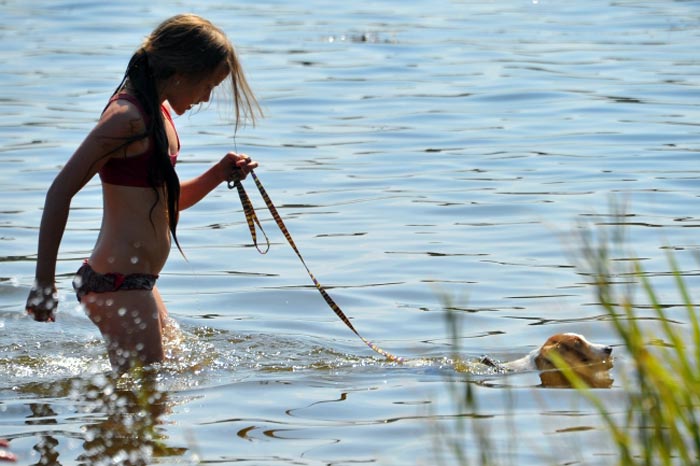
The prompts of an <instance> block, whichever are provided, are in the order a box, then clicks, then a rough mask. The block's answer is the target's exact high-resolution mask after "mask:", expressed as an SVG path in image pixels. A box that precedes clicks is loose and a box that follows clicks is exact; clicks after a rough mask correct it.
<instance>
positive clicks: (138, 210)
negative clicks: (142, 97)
mask: <svg viewBox="0 0 700 466" xmlns="http://www.w3.org/2000/svg"><path fill="white" fill-rule="evenodd" d="M110 105H126V106H131V108H129V111H130V112H131V113H133V115H134V118H133V119H132V120H133V121H132V123H131V125H132V126H133V130H132V131H133V133H134V134H140V133H143V132H144V131H145V129H146V127H147V123H148V120H147V118H148V117H147V116H146V114H145V112H144V111H143V109H142V107H141V105H140V103H139V102H138V101H137V100H136V99H135V98H134V97H133V96H131V95H129V94H119V95H117V96H115V97H114V98H112V99H111V100H110V103H109V105H108V107H107V108H109V106H110ZM162 112H163V115H164V118H163V121H164V124H165V129H166V134H167V136H168V143H169V152H170V157H171V163H173V165H174V164H175V160H176V158H177V154H178V153H179V148H180V147H179V146H180V143H179V139H178V136H177V132H176V131H175V126H174V125H173V122H172V119H171V118H170V114H169V112H168V109H167V107H165V106H163V108H162ZM137 115H138V116H137ZM154 145H155V144H154V141H152V138H150V137H148V138H144V139H140V140H137V141H135V142H133V143H131V144H129V145H128V146H126V147H125V148H124V149H123V151H120V152H119V153H118V154H114V155H112V156H111V157H110V160H108V161H107V163H105V164H104V166H103V167H102V168H101V169H100V172H99V173H100V178H101V179H102V194H103V216H102V226H101V228H100V234H99V236H98V239H97V243H96V245H95V248H94V250H93V252H92V255H91V256H90V264H91V265H92V267H93V268H94V269H95V270H96V271H98V272H101V273H109V272H119V273H124V274H128V273H150V274H158V273H159V272H160V271H161V269H162V268H163V266H164V265H165V261H166V260H167V258H168V254H169V252H170V231H169V227H168V225H169V222H168V209H167V200H166V196H167V194H166V191H165V186H164V185H163V186H161V187H159V188H158V195H156V192H155V191H154V189H153V188H152V187H151V186H150V185H149V184H148V165H149V164H148V160H149V158H150V157H153V156H155V154H154Z"/></svg>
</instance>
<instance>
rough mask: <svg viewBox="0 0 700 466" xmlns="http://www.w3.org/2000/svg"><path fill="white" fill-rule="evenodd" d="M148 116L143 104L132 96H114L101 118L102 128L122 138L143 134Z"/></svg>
mask: <svg viewBox="0 0 700 466" xmlns="http://www.w3.org/2000/svg"><path fill="white" fill-rule="evenodd" d="M146 118H147V117H146V115H145V112H144V111H143V107H142V105H141V103H140V102H139V101H138V100H137V99H136V98H135V97H133V96H131V95H130V94H117V95H115V96H113V97H112V98H111V99H110V101H109V103H108V104H107V106H106V107H105V109H104V110H103V112H102V115H101V117H100V126H103V127H104V128H105V129H108V130H110V131H113V132H115V133H117V134H119V135H121V136H126V137H128V136H134V135H136V134H143V132H144V131H145V130H146Z"/></svg>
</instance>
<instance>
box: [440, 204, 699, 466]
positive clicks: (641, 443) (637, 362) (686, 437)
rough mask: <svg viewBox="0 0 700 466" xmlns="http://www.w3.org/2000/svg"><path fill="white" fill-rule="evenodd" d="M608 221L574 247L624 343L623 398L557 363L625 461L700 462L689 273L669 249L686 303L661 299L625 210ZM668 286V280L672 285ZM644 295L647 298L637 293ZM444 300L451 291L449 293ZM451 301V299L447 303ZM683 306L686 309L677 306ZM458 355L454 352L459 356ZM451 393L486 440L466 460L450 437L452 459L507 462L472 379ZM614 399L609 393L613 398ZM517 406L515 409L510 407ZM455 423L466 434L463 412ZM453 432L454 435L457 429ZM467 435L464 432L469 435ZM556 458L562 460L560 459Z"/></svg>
mask: <svg viewBox="0 0 700 466" xmlns="http://www.w3.org/2000/svg"><path fill="white" fill-rule="evenodd" d="M612 209H613V211H612V217H613V218H614V220H613V221H612V222H611V223H610V224H611V225H613V227H612V228H610V224H609V225H605V226H598V227H595V228H593V227H591V226H589V225H579V227H578V228H577V230H576V236H575V241H574V242H575V244H576V246H577V248H580V249H579V250H578V252H577V253H575V254H574V264H575V266H576V270H577V271H578V273H579V274H580V275H581V276H583V277H585V278H586V280H588V281H589V282H590V284H591V285H592V288H593V290H594V293H595V296H596V301H597V304H598V305H600V306H601V308H602V309H603V310H604V311H605V314H606V316H607V320H608V321H609V322H610V323H611V325H612V326H613V328H614V330H615V332H616V334H617V336H618V337H619V340H620V341H621V342H622V344H623V345H624V348H621V351H620V350H618V351H616V353H617V354H619V353H620V352H622V353H623V354H625V366H626V367H627V366H629V370H628V371H625V373H624V374H623V377H622V380H620V381H619V384H620V386H621V387H620V389H621V391H622V392H623V393H624V396H623V397H622V399H623V405H622V406H619V405H618V406H615V407H614V409H612V410H611V409H610V401H606V399H605V398H604V397H603V396H601V395H604V392H601V391H600V390H594V389H591V388H589V387H588V386H587V385H586V384H585V383H584V382H583V380H581V379H580V378H579V377H578V376H577V375H576V374H575V373H574V372H573V371H572V370H571V369H570V368H569V367H568V366H567V365H566V363H564V362H563V360H562V359H561V358H557V361H555V362H556V364H557V367H558V368H559V369H560V370H561V371H562V372H563V373H564V374H565V376H566V377H567V378H568V380H569V381H570V382H571V385H572V387H573V389H575V390H577V391H578V392H579V393H580V394H581V395H582V396H584V397H585V398H586V399H587V400H588V401H589V402H590V403H591V405H592V406H593V409H594V410H595V411H597V413H598V414H599V415H600V419H602V423H603V427H602V428H604V429H606V430H607V431H608V434H609V435H608V438H609V439H610V440H611V442H612V444H611V445H612V446H611V448H613V449H616V460H614V461H611V463H610V464H617V465H620V466H641V465H645V466H651V465H653V466H666V465H674V466H677V465H680V466H685V465H687V466H690V465H698V464H700V418H699V416H700V320H699V319H698V314H697V308H696V305H695V304H694V303H693V300H692V297H691V293H690V290H689V289H688V286H687V284H686V280H685V279H684V275H683V273H682V271H681V270H680V267H679V266H678V263H677V261H676V257H675V256H674V255H673V254H672V253H670V252H669V253H667V261H668V268H669V272H668V273H667V274H663V275H665V276H668V277H670V278H671V280H672V284H673V286H671V287H670V288H671V291H672V292H675V293H676V294H677V296H678V299H677V302H680V305H676V306H668V305H665V304H663V303H662V300H661V298H660V293H659V292H658V291H657V289H656V288H655V286H654V284H653V283H652V278H654V277H655V276H656V275H652V274H650V273H648V272H646V271H645V270H644V268H643V267H642V264H641V261H639V260H637V259H635V258H634V257H635V256H634V255H633V254H631V253H630V251H628V250H627V249H626V247H627V240H626V238H625V233H626V232H625V230H624V227H622V226H620V225H624V223H625V222H624V214H623V213H622V210H621V209H619V208H617V206H616V205H613V208H612ZM667 288H668V287H666V288H664V291H665V292H668V290H667ZM636 300H641V301H643V304H637V303H636V302H635V301H636ZM443 303H446V299H445V298H444V297H443ZM450 308H452V307H451V306H449V305H447V304H446V307H445V309H448V310H449V309H450ZM679 308H680V310H679ZM454 314H455V313H451V312H447V315H448V322H447V323H448V328H450V333H451V335H450V336H451V337H452V341H455V342H458V341H459V337H460V336H459V334H458V333H459V330H458V329H459V328H460V325H459V319H458V317H456V316H455V315H454ZM456 358H457V356H455V360H457V359H456ZM448 383H450V384H452V387H451V388H450V390H451V392H450V393H451V395H452V396H453V397H454V398H455V400H456V401H457V403H456V407H457V408H458V409H460V410H461V411H460V412H469V413H471V414H470V415H469V416H468V417H469V418H471V419H472V428H473V430H474V432H473V433H474V434H475V436H476V437H477V444H478V445H481V452H480V453H478V454H477V455H476V457H475V456H474V455H471V456H470V458H471V461H468V458H467V455H466V454H465V453H464V450H465V446H464V443H462V444H461V445H460V444H459V442H458V441H457V442H455V441H452V443H450V444H449V445H447V446H448V447H449V449H451V450H452V453H453V456H452V457H453V458H457V459H458V460H459V461H458V462H453V463H452V464H481V465H495V464H501V462H500V461H498V458H497V455H493V454H490V453H489V452H490V451H493V450H492V447H493V443H494V442H493V441H492V440H491V439H489V438H488V435H487V434H488V433H487V432H485V431H484V430H483V429H481V428H479V427H478V425H480V424H481V423H480V422H479V419H478V413H479V403H478V400H477V397H476V393H475V392H474V389H473V387H472V385H473V384H472V383H466V384H463V385H462V387H463V388H462V390H463V391H462V392H457V390H456V388H455V387H456V385H454V382H453V381H448ZM608 400H609V398H608ZM510 414H512V413H510ZM455 430H457V431H459V432H461V433H462V434H463V435H465V436H466V435H467V434H468V430H469V429H467V427H466V424H465V421H464V419H462V418H461V417H460V419H459V422H458V425H457V426H456V429H455ZM452 438H454V436H453V437H452ZM463 438H466V437H463ZM611 453H612V452H611ZM555 461H556V460H555Z"/></svg>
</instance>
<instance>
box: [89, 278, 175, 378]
mask: <svg viewBox="0 0 700 466" xmlns="http://www.w3.org/2000/svg"><path fill="white" fill-rule="evenodd" d="M83 304H84V305H85V308H86V310H87V314H88V317H90V320H92V321H93V322H94V323H95V325H97V327H98V328H99V329H100V332H101V333H102V336H103V337H104V338H105V341H106V343H107V351H108V353H109V360H110V362H111V363H112V368H113V369H114V370H116V371H117V372H119V373H123V372H126V371H127V370H129V369H130V368H131V367H133V366H134V365H144V366H148V365H150V364H153V363H157V362H161V361H163V358H164V354H163V341H162V336H163V322H164V319H166V318H167V317H168V312H167V310H166V309H165V306H164V304H163V300H162V299H161V297H160V294H159V293H158V290H156V289H155V288H154V289H153V291H148V290H129V291H117V292H111V293H99V294H97V293H90V294H88V295H86V296H85V297H84V298H83Z"/></svg>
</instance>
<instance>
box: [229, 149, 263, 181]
mask: <svg viewBox="0 0 700 466" xmlns="http://www.w3.org/2000/svg"><path fill="white" fill-rule="evenodd" d="M223 161H225V163H226V165H227V166H228V169H227V176H226V180H227V181H236V180H244V179H245V178H246V177H247V176H248V173H250V172H251V171H253V170H254V169H256V168H258V162H255V161H254V160H252V159H251V158H250V157H248V156H247V155H246V154H237V153H235V152H229V153H228V154H226V155H225V156H224V158H223V160H222V162H223Z"/></svg>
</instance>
